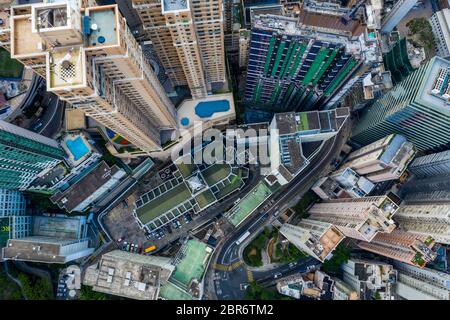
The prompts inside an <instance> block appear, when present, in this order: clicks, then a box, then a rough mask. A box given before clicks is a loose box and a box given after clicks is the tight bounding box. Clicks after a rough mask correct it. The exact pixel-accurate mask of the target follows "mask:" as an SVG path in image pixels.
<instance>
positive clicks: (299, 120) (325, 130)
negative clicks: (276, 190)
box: [269, 108, 350, 184]
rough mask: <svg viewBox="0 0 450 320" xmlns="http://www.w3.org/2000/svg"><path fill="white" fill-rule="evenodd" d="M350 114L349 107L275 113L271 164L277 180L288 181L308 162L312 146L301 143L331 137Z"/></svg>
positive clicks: (271, 132) (271, 124) (271, 127)
mask: <svg viewBox="0 0 450 320" xmlns="http://www.w3.org/2000/svg"><path fill="white" fill-rule="evenodd" d="M349 114H350V113H349V109H348V108H338V109H332V110H324V111H309V112H284V113H277V114H275V116H274V117H273V120H272V121H271V123H270V142H269V143H270V166H271V172H272V174H273V175H274V176H276V177H277V179H278V181H279V183H281V184H285V183H287V182H289V181H290V180H292V178H293V177H295V176H296V175H297V174H298V173H299V172H300V171H301V170H303V169H304V168H305V167H306V166H307V165H308V164H309V163H310V157H312V156H313V154H314V152H313V151H311V149H313V148H307V147H305V148H304V145H307V144H308V143H311V142H317V141H325V140H327V139H330V138H332V137H334V136H335V135H336V134H338V132H339V131H340V130H341V129H342V128H343V126H344V124H345V122H346V120H347V118H348V116H349ZM308 150H309V151H308Z"/></svg>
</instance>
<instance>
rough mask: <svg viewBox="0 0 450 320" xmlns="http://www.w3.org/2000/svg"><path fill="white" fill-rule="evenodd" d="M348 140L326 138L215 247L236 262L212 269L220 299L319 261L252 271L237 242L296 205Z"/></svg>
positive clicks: (221, 258) (219, 255)
mask: <svg viewBox="0 0 450 320" xmlns="http://www.w3.org/2000/svg"><path fill="white" fill-rule="evenodd" d="M346 140H347V134H345V133H342V132H341V133H340V134H339V135H337V136H335V137H334V138H332V139H330V140H328V141H326V142H325V143H324V144H323V146H322V148H321V150H320V151H319V152H318V153H317V154H316V156H314V158H313V159H312V161H311V163H310V164H309V165H308V167H307V168H305V170H304V171H303V172H302V173H301V174H300V175H298V176H297V177H295V179H294V180H293V181H291V183H289V184H288V185H286V186H285V187H284V188H282V189H281V190H279V191H278V192H277V193H276V194H275V195H273V196H272V197H270V198H269V199H268V200H267V201H273V203H272V205H271V207H270V208H269V209H268V210H267V211H266V212H264V213H263V214H261V213H260V211H259V210H256V212H255V214H254V215H253V217H250V218H248V219H247V222H245V223H244V224H243V225H242V226H241V227H240V228H239V229H237V230H236V232H234V233H233V234H231V235H230V236H229V238H228V239H226V241H225V242H224V243H223V245H221V246H220V247H218V248H216V260H215V261H216V263H217V264H220V265H229V266H235V267H232V268H231V270H210V272H211V274H212V277H213V279H214V290H215V295H216V297H217V298H218V299H225V300H229V299H243V297H244V294H245V289H244V287H243V284H245V283H248V282H249V281H253V280H255V281H257V282H261V283H264V282H265V281H269V280H270V279H272V280H273V276H274V275H275V274H279V276H280V277H284V276H286V275H289V274H292V273H296V272H302V270H306V267H307V266H308V265H317V263H318V262H317V261H316V260H315V259H312V258H304V259H302V260H300V261H298V262H297V263H296V264H295V265H281V266H279V267H277V268H275V269H271V270H267V271H262V272H251V271H249V270H247V269H246V268H245V265H243V264H242V262H241V260H240V258H239V246H238V245H236V241H237V240H238V239H239V238H240V237H241V236H242V235H243V234H244V233H245V232H247V231H250V234H251V235H253V236H256V235H257V234H258V233H259V232H260V231H261V230H262V229H263V228H264V227H265V226H266V225H268V224H269V223H270V222H271V221H272V220H273V219H274V213H278V212H282V211H283V210H285V209H287V208H288V207H291V206H293V205H295V203H296V202H297V201H298V200H299V199H300V198H301V196H303V194H304V193H305V192H306V191H308V190H309V189H310V188H311V186H312V184H313V183H314V182H315V181H316V179H317V177H318V176H319V175H320V173H321V171H322V170H324V168H326V167H327V166H328V165H329V163H330V162H331V160H332V159H333V157H335V156H336V155H337V154H339V152H340V149H341V147H342V145H343V144H344V143H345V141H346ZM258 215H259V216H258ZM216 263H212V264H211V266H212V267H213V268H214V267H215V266H217V264H216ZM303 272H305V271H303ZM211 274H210V275H211Z"/></svg>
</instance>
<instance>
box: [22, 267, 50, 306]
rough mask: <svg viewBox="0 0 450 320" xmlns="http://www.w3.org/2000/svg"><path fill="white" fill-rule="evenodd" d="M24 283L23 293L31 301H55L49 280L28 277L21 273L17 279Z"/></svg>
mask: <svg viewBox="0 0 450 320" xmlns="http://www.w3.org/2000/svg"><path fill="white" fill-rule="evenodd" d="M17 278H18V279H19V281H20V282H21V283H22V286H23V292H24V294H25V295H26V296H27V298H28V299H30V300H51V299H53V288H52V284H51V282H50V280H49V279H47V278H37V279H36V278H34V277H28V276H27V275H26V274H24V273H20V274H19V275H18V277H17Z"/></svg>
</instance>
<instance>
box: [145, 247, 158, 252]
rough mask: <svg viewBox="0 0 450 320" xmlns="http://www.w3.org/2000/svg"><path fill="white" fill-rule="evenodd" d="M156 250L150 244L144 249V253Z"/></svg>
mask: <svg viewBox="0 0 450 320" xmlns="http://www.w3.org/2000/svg"><path fill="white" fill-rule="evenodd" d="M155 250H156V246H150V247H147V248H145V249H144V252H145V253H149V252H152V251H155Z"/></svg>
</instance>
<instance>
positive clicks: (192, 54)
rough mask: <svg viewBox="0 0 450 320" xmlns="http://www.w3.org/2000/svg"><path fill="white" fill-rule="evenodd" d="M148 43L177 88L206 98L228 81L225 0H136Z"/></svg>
mask: <svg viewBox="0 0 450 320" xmlns="http://www.w3.org/2000/svg"><path fill="white" fill-rule="evenodd" d="M133 7H134V8H135V9H136V10H137V11H138V13H139V16H140V17H141V20H142V23H143V26H144V31H145V32H146V36H147V38H148V40H150V41H151V42H152V44H153V47H154V49H155V51H156V54H157V55H158V57H159V59H160V60H161V62H162V64H163V65H164V67H165V69H166V71H167V74H168V76H169V78H170V79H171V81H172V83H173V84H174V85H186V84H187V85H188V86H189V88H190V90H191V94H192V97H193V98H202V97H205V96H206V95H207V94H208V92H210V91H211V83H217V82H225V51H224V30H223V16H222V13H223V8H222V0H211V1H206V0H192V1H187V0H176V1H169V0H133Z"/></svg>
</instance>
